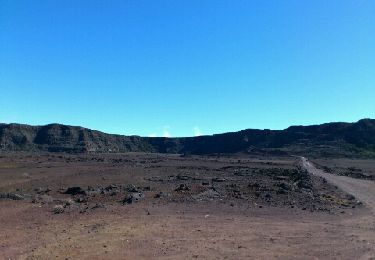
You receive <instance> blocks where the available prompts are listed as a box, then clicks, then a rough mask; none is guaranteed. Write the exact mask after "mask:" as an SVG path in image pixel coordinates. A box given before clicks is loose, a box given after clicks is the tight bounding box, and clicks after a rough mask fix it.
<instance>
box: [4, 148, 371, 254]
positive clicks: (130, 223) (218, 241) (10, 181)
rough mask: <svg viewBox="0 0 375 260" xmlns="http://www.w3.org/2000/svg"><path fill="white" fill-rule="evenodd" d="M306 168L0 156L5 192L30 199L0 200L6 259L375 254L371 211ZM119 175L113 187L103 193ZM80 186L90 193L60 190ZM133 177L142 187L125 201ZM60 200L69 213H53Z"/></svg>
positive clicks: (264, 161) (292, 163) (273, 162)
mask: <svg viewBox="0 0 375 260" xmlns="http://www.w3.org/2000/svg"><path fill="white" fill-rule="evenodd" d="M295 169H297V172H298V173H297V172H296V171H294V170H295ZM284 170H285V171H284ZM299 174H305V173H304V172H303V170H302V169H299V168H298V162H297V161H296V159H290V158H252V157H245V156H231V157H225V156H221V157H180V156H178V155H157V154H126V155H85V156H83V155H63V154H61V155H60V154H38V155H36V154H19V153H18V154H5V155H1V158H0V176H1V181H0V192H1V193H2V194H8V193H11V194H20V195H22V196H24V198H25V199H24V200H11V199H0V209H1V210H0V258H1V259H359V258H363V259H371V257H375V218H374V215H373V214H374V213H373V212H372V211H371V210H369V209H368V208H367V207H363V206H361V205H360V204H358V203H357V201H356V199H352V198H350V196H348V195H347V194H345V193H344V192H343V191H340V190H339V189H336V188H335V187H334V186H332V185H330V184H329V183H326V182H325V181H323V180H322V179H321V178H320V177H314V176H313V177H311V176H309V178H307V179H303V178H304V177H301V176H302V175H301V176H300V175H299ZM301 178H302V180H301ZM296 179H297V181H295V180H296ZM203 182H204V183H205V184H204V185H203ZM206 182H208V184H206ZM281 183H283V185H281ZM301 183H302V184H301ZM111 184H112V185H115V186H116V187H117V188H116V194H115V195H111V194H110V192H112V191H108V192H107V191H106V192H104V194H102V193H99V194H97V193H96V190H97V189H102V190H103V189H105V188H106V187H109V186H110V185H111ZM181 184H183V185H185V186H186V187H188V189H187V190H185V189H184V188H183V189H178V188H179V187H180V185H181ZM249 184H251V185H250V186H249ZM255 184H257V185H259V186H257V185H255ZM130 185H132V186H130ZM254 185H255V186H254ZM73 186H80V187H81V188H82V189H83V190H84V191H85V193H86V195H85V196H84V197H85V200H84V201H79V198H81V197H82V196H81V195H76V196H72V195H69V194H62V192H63V191H66V189H67V188H68V187H73ZM87 186H91V187H92V189H93V190H94V191H93V192H92V193H90V192H89V189H88V188H87ZM185 186H183V187H185ZM206 186H208V187H206ZM284 186H285V187H286V188H285V190H283V192H281V191H280V187H284ZM300 186H301V187H300ZM129 187H130V189H132V187H133V188H135V189H136V190H137V191H139V193H141V194H142V197H141V198H140V199H139V200H138V201H133V203H130V204H128V203H122V202H121V201H122V200H123V199H124V198H125V197H127V196H129V194H133V193H132V192H130V191H129ZM254 187H256V189H254ZM257 187H258V188H257ZM47 188H48V190H50V191H48V190H47ZM176 189H177V191H176ZM280 192H281V193H280ZM259 193H260V195H259ZM160 194H161V195H160ZM217 194H219V196H217ZM265 194H269V196H265ZM156 195H158V196H156ZM159 195H160V196H159ZM213 195H214V196H213ZM155 197H157V198H155ZM68 200H70V202H69V203H68V205H66V203H67V201H68ZM73 200H77V201H78V202H74V201H73ZM56 205H64V206H65V208H63V209H64V212H61V213H60V214H54V213H53V209H54V206H56ZM97 205H100V207H95V206H97Z"/></svg>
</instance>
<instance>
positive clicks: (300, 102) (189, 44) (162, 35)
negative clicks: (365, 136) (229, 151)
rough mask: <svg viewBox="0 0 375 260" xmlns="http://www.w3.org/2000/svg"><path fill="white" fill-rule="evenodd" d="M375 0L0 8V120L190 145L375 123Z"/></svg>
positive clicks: (3, 1) (124, 1) (5, 0)
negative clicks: (245, 133)
mask: <svg viewBox="0 0 375 260" xmlns="http://www.w3.org/2000/svg"><path fill="white" fill-rule="evenodd" d="M374 14H375V1H372V0H369V1H363V0H356V1H352V0H351V1H345V0H330V1H327V0H314V1H300V0H295V1H287V0H285V1H280V0H277V1H273V0H269V1H263V0H259V1H251V0H236V1H233V0H227V1H222V0H212V1H205V0H189V1H187V0H184V1H182V0H173V1H172V0H169V1H165V0H157V1H154V0H148V1H142V0H132V1H130V0H121V1H95V0H90V1H79V0H66V1H38V0H33V1H28V0H27V1H20V0H0V91H1V92H0V93H1V95H0V122H18V123H27V124H34V125H35V124H36V125H40V124H47V123H52V122H58V123H63V124H71V125H81V126H85V127H89V128H93V129H98V130H101V131H105V132H110V133H119V134H138V135H143V136H148V135H153V136H163V135H169V136H192V135H195V134H202V133H203V134H212V133H220V132H227V131H236V130H241V129H246V128H262V129H263V128H271V129H282V128H285V127H287V126H289V125H295V124H314V123H323V122H329V121H356V120H358V119H360V118H365V117H371V118H375V47H374V46H375V15H374Z"/></svg>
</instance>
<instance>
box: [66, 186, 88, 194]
mask: <svg viewBox="0 0 375 260" xmlns="http://www.w3.org/2000/svg"><path fill="white" fill-rule="evenodd" d="M63 193H64V194H70V195H80V194H82V195H84V194H86V192H85V191H84V190H83V189H82V188H81V187H69V188H68V189H66V191H64V192H63Z"/></svg>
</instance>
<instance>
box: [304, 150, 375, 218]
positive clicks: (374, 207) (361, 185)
mask: <svg viewBox="0 0 375 260" xmlns="http://www.w3.org/2000/svg"><path fill="white" fill-rule="evenodd" d="M301 159H302V164H303V167H304V168H305V169H306V170H307V171H308V172H310V173H311V174H313V175H315V176H320V177H323V178H325V179H326V180H327V181H328V182H330V183H331V184H333V185H336V186H337V187H339V188H340V189H342V190H343V191H345V192H347V193H349V194H351V195H353V196H354V197H356V198H357V199H358V200H360V201H361V202H363V203H364V204H366V206H367V207H368V208H369V209H371V211H372V212H373V213H374V214H375V182H374V181H368V180H360V179H354V178H350V177H346V176H337V175H333V174H329V173H326V172H324V171H322V170H319V169H318V168H316V167H315V166H314V165H313V164H312V163H310V162H309V161H308V160H307V159H306V158H305V157H302V158H301Z"/></svg>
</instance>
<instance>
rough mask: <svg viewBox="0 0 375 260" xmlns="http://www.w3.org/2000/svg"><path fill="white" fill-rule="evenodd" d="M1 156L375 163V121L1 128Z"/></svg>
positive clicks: (58, 125)
mask: <svg viewBox="0 0 375 260" xmlns="http://www.w3.org/2000/svg"><path fill="white" fill-rule="evenodd" d="M0 150H1V151H50V152H159V153H186V154H213V153H238V152H251V153H262V154H264V153H273V154H305V155H306V154H309V155H312V156H313V155H317V156H322V155H323V156H336V155H337V156H338V155H340V156H342V155H344V156H351V155H356V156H371V157H372V156H374V155H375V120H373V119H363V120H360V121H358V122H356V123H327V124H322V125H312V126H291V127H289V128H287V129H285V130H256V129H247V130H242V131H239V132H231V133H224V134H217V135H212V136H200V137H183V138H162V137H155V138H151V137H140V136H122V135H113V134H106V133H103V132H99V131H95V130H90V129H87V128H83V127H77V126H67V125H60V124H50V125H46V126H30V125H21V124H0Z"/></svg>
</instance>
